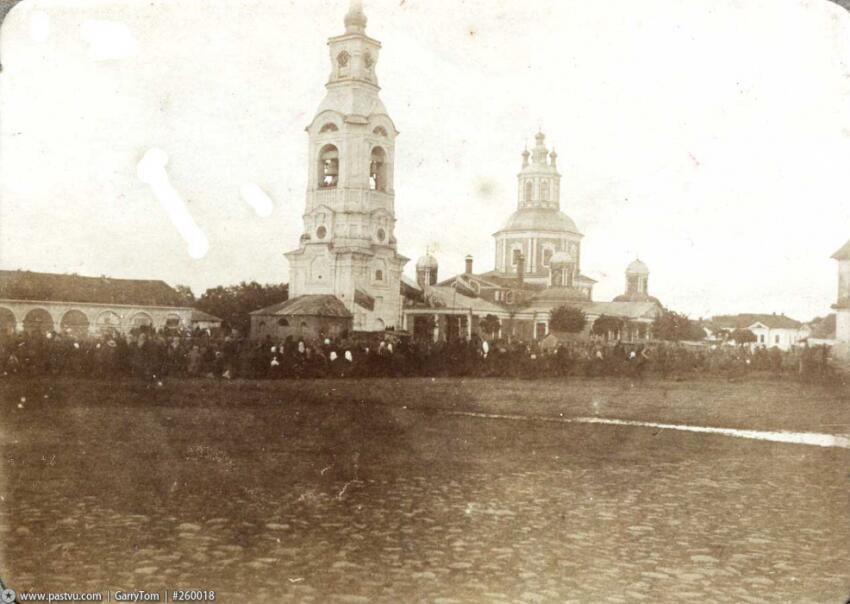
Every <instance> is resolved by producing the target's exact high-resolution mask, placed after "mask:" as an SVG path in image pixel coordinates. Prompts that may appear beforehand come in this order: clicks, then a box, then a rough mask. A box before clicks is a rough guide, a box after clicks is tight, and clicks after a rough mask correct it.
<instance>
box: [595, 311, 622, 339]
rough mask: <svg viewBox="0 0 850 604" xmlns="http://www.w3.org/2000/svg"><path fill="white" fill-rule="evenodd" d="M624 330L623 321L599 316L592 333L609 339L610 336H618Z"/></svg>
mask: <svg viewBox="0 0 850 604" xmlns="http://www.w3.org/2000/svg"><path fill="white" fill-rule="evenodd" d="M622 329H623V320H622V319H620V318H618V317H612V316H609V315H599V316H598V317H597V318H596V320H595V321H594V322H593V327H591V328H590V333H592V334H593V335H595V336H602V337H606V338H607V337H608V334H616V333H618V332H619V331H620V330H622Z"/></svg>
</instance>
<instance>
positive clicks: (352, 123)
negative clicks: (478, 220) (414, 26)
mask: <svg viewBox="0 0 850 604" xmlns="http://www.w3.org/2000/svg"><path fill="white" fill-rule="evenodd" d="M366 23H367V19H366V15H365V14H364V12H363V8H362V6H361V3H360V2H359V1H357V0H352V2H351V7H350V8H349V11H348V13H347V14H346V16H345V33H343V34H342V35H339V36H335V37H332V38H330V39H329V40H328V49H329V51H330V53H329V54H330V62H331V71H330V76H329V79H328V82H327V83H326V84H325V88H326V89H327V93H326V95H325V98H324V100H323V101H322V103H321V105H320V106H319V108H318V110H317V111H316V115H315V117H314V118H313V121H312V122H311V123H310V125H308V126H307V128H306V130H307V134H308V136H309V143H308V144H309V155H308V156H309V164H308V169H307V172H308V181H307V195H306V208H305V212H304V233H303V234H302V235H301V239H300V242H299V247H298V249H296V250H293V251H291V252H288V253H287V254H286V258H287V260H288V261H289V266H290V279H289V296H290V298H294V297H296V296H301V295H308V294H330V295H334V296H336V297H337V298H338V299H339V300H340V301H341V302H342V303H343V304H344V305H345V306H346V308H347V309H348V310H349V311H350V312H351V314H352V315H353V316H354V329H356V330H368V331H375V330H382V329H387V328H390V327H395V326H399V325H401V312H402V303H401V294H400V288H401V273H402V269H403V267H404V265H405V264H406V262H407V260H408V259H407V258H405V257H404V256H401V255H400V254H399V253H398V251H397V244H396V239H395V234H394V232H395V221H396V219H395V192H394V171H393V167H394V164H395V138H396V136H397V135H398V131H397V130H396V128H395V125H394V124H393V121H392V120H391V119H390V117H389V115H388V114H387V110H386V108H385V107H384V104H383V102H382V101H381V99H380V97H379V91H380V87H379V86H378V79H377V76H376V74H375V66H376V65H377V62H378V56H379V53H380V50H381V43H380V42H378V41H377V40H374V39H372V38H370V37H369V36H367V35H366Z"/></svg>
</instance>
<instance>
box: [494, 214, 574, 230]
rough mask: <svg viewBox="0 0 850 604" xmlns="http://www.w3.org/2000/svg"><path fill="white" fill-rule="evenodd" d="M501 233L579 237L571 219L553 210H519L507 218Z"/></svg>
mask: <svg viewBox="0 0 850 604" xmlns="http://www.w3.org/2000/svg"><path fill="white" fill-rule="evenodd" d="M503 231H551V232H558V233H575V234H577V235H580V234H581V233H579V231H578V228H577V227H576V223H575V222H573V219H572V218H570V217H569V216H567V215H566V214H564V213H563V212H561V211H560V210H556V209H555V208H521V209H519V210H517V211H516V212H514V213H513V214H511V215H510V217H508V220H507V221H506V222H505V224H504V225H503V226H502V228H501V229H499V232H503Z"/></svg>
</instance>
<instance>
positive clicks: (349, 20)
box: [345, 0, 367, 34]
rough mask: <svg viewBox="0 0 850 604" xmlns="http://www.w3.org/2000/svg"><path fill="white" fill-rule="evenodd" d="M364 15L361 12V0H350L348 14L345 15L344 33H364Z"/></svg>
mask: <svg viewBox="0 0 850 604" xmlns="http://www.w3.org/2000/svg"><path fill="white" fill-rule="evenodd" d="M366 21H367V19H366V14H365V13H364V12H363V2H362V0H351V5H350V6H349V7H348V13H347V14H346V15H345V33H347V34H362V33H364V32H365V31H366Z"/></svg>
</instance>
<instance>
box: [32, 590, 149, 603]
mask: <svg viewBox="0 0 850 604" xmlns="http://www.w3.org/2000/svg"><path fill="white" fill-rule="evenodd" d="M17 595H18V601H20V602H103V601H104V600H107V601H114V602H162V601H163V598H162V594H161V593H156V592H150V591H120V590H119V591H115V592H109V593H108V594H107V597H106V598H104V596H103V594H102V593H68V592H64V593H34V592H21V593H18V594H17Z"/></svg>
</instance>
